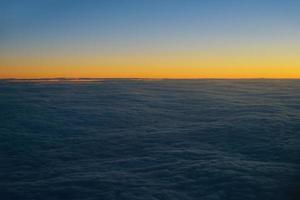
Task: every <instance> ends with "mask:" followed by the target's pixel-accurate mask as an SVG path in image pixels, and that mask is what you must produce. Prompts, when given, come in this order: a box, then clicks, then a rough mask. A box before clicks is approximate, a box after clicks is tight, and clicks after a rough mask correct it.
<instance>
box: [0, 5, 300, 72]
mask: <svg viewBox="0 0 300 200" xmlns="http://www.w3.org/2000/svg"><path fill="white" fill-rule="evenodd" d="M53 77H90V78H300V1H299V0H107V1H104V0H97V1H96V0H26V1H25V0H1V1H0V78H53Z"/></svg>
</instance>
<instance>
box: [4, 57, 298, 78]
mask: <svg viewBox="0 0 300 200" xmlns="http://www.w3.org/2000/svg"><path fill="white" fill-rule="evenodd" d="M2 60H3V61H4V62H2V63H1V64H0V78H28V79H29V78H57V77H63V78H82V77H84V78H300V60H299V59H298V60H297V58H296V57H279V56H276V55H275V56H272V57H271V56H269V57H257V56H256V57H252V58H249V57H243V56H236V57H234V56H231V57H230V56H227V57H226V56H221V55H219V56H216V57H213V56H202V57H201V56H198V57H197V56H196V55H194V56H193V55H189V56H184V55H183V54H177V56H176V55H174V56H169V57H168V56H166V57H162V56H155V57H150V56H148V57H147V56H132V55H128V56H123V57H120V56H115V57H114V56H103V57H102V58H101V57H87V56H86V57H84V56H82V57H79V58H77V59H75V58H73V57H65V58H48V57H39V59H32V58H30V57H28V58H22V57H15V58H13V57H12V58H10V59H6V60H5V59H2ZM21 63H24V64H23V65H22V64H21Z"/></svg>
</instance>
